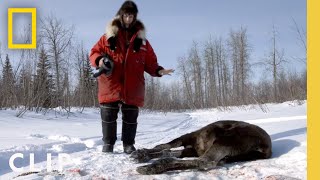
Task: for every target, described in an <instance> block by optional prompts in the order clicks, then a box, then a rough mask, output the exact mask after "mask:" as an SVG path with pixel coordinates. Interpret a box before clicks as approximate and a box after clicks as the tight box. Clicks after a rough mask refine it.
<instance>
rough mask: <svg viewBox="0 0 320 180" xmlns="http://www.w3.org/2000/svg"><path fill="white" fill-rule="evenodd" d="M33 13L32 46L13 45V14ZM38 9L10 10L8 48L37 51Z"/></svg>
mask: <svg viewBox="0 0 320 180" xmlns="http://www.w3.org/2000/svg"><path fill="white" fill-rule="evenodd" d="M14 13H31V24H32V25H31V28H32V29H31V38H32V39H31V44H13V34H12V33H13V32H12V24H13V18H12V17H13V14H14ZM36 23H37V9H36V8H8V48H9V49H35V48H36V47H37V25H36Z"/></svg>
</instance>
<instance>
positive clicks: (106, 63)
mask: <svg viewBox="0 0 320 180" xmlns="http://www.w3.org/2000/svg"><path fill="white" fill-rule="evenodd" d="M113 66H114V63H113V61H112V60H111V59H109V58H108V57H107V56H105V57H102V58H101V59H100V61H99V69H100V68H103V70H104V73H105V74H106V75H110V74H111V73H112V70H113Z"/></svg>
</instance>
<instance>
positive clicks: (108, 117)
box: [100, 101, 139, 145]
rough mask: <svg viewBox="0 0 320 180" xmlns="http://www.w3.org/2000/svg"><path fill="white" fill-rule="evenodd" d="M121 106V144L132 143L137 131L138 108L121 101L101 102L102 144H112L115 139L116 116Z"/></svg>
mask: <svg viewBox="0 0 320 180" xmlns="http://www.w3.org/2000/svg"><path fill="white" fill-rule="evenodd" d="M120 108H121V112H122V136H121V137H122V138H121V140H122V141H123V144H127V145H133V144H134V143H135V137H136V132H137V118H138V115H139V108H138V107H137V106H133V105H128V104H125V103H123V102H121V101H117V102H112V103H105V104H101V106H100V110H101V111H100V112H101V120H102V135H103V137H102V140H103V142H104V144H111V145H114V144H115V142H116V140H117V118H118V112H119V109H120Z"/></svg>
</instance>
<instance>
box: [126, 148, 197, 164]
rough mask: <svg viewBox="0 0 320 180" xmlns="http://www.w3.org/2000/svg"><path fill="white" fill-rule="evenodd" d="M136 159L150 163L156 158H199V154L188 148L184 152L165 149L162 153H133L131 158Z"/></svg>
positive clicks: (141, 150) (142, 150)
mask: <svg viewBox="0 0 320 180" xmlns="http://www.w3.org/2000/svg"><path fill="white" fill-rule="evenodd" d="M130 157H131V158H133V159H135V160H136V161H137V162H139V163H143V162H148V161H149V160H151V159H155V158H166V157H177V158H183V157H198V154H197V152H196V150H195V149H194V148H186V149H183V150H169V149H164V150H162V151H160V152H150V151H149V152H148V151H144V149H140V150H137V151H135V152H133V153H132V154H131V156H130Z"/></svg>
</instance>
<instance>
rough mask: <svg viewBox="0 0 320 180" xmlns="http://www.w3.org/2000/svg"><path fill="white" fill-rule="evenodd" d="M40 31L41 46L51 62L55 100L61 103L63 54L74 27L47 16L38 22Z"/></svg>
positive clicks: (63, 75) (65, 75) (63, 73)
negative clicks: (55, 93)
mask: <svg viewBox="0 0 320 180" xmlns="http://www.w3.org/2000/svg"><path fill="white" fill-rule="evenodd" d="M40 22H41V31H40V36H41V38H42V39H43V45H44V46H45V48H46V49H47V51H48V57H49V59H50V60H51V63H52V65H53V69H54V72H55V74H54V78H55V84H56V88H57V100H58V102H59V101H61V99H60V98H62V95H63V92H62V82H63V83H65V82H66V81H65V80H63V78H64V77H65V78H67V76H68V75H67V74H66V73H65V72H63V68H64V66H65V61H64V60H65V59H63V58H64V53H66V52H67V50H68V48H69V46H70V45H71V41H72V38H73V36H74V35H73V34H74V27H67V26H66V25H65V24H64V23H63V22H62V21H61V20H59V19H57V18H56V17H55V16H53V15H51V16H47V17H45V18H43V19H41V20H40Z"/></svg>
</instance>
